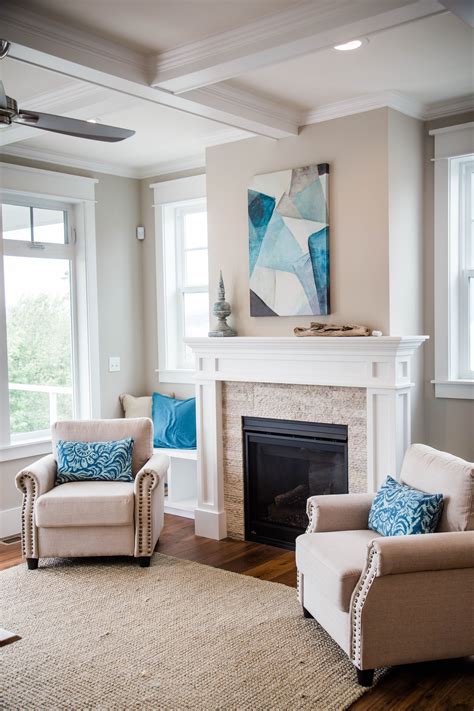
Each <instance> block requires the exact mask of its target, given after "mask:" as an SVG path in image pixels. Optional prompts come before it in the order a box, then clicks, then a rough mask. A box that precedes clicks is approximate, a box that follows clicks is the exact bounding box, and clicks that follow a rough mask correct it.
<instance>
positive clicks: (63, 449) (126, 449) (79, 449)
mask: <svg viewBox="0 0 474 711" xmlns="http://www.w3.org/2000/svg"><path fill="white" fill-rule="evenodd" d="M132 452H133V439H132V438H131V437H128V439H118V440H111V441H110V442H68V441H65V440H59V442H58V444H57V460H58V470H57V474H56V481H55V484H56V485H58V484H67V483H68V482H70V481H133V476H132Z"/></svg>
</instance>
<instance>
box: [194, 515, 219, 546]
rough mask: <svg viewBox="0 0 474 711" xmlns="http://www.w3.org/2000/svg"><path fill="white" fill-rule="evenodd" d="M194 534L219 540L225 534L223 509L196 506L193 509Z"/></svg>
mask: <svg viewBox="0 0 474 711" xmlns="http://www.w3.org/2000/svg"><path fill="white" fill-rule="evenodd" d="M194 521H195V529H194V530H195V533H196V536H204V538H214V540H216V541H219V540H221V539H222V538H225V537H226V536H227V522H226V515H225V511H208V510H207V509H200V508H197V509H195V511H194Z"/></svg>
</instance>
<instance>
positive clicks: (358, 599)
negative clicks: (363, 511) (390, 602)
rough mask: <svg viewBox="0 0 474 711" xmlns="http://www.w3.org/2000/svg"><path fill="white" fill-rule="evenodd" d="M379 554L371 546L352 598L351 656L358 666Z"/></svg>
mask: <svg viewBox="0 0 474 711" xmlns="http://www.w3.org/2000/svg"><path fill="white" fill-rule="evenodd" d="M377 563H378V555H377V552H376V550H375V547H374V546H371V549H370V553H369V560H368V564H367V568H366V570H365V573H364V575H363V577H362V579H361V580H360V581H359V582H358V584H357V589H356V592H355V595H354V598H353V600H352V613H351V618H352V620H351V625H352V643H351V657H352V661H353V662H354V664H355V665H356V667H358V668H360V664H361V637H362V610H363V607H364V603H365V601H366V599H367V595H368V594H369V590H370V588H371V586H372V583H373V582H374V580H375V577H376V575H377Z"/></svg>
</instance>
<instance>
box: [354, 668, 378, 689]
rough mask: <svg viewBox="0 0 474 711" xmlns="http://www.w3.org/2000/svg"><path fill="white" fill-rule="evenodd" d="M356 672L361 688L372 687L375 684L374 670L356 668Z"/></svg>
mask: <svg viewBox="0 0 474 711" xmlns="http://www.w3.org/2000/svg"><path fill="white" fill-rule="evenodd" d="M355 670H356V672H357V681H358V682H359V684H360V686H372V684H373V682H374V669H358V668H357V667H356V668H355Z"/></svg>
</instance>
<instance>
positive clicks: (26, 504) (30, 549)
mask: <svg viewBox="0 0 474 711" xmlns="http://www.w3.org/2000/svg"><path fill="white" fill-rule="evenodd" d="M19 485H20V486H21V490H22V491H23V502H22V507H21V549H22V552H23V555H24V557H25V558H37V557H38V556H37V552H36V535H35V523H34V520H33V511H34V503H35V499H36V494H37V486H36V480H35V478H34V477H33V476H31V474H23V476H22V477H21V479H20V480H19Z"/></svg>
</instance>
